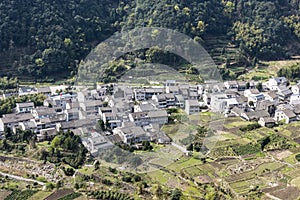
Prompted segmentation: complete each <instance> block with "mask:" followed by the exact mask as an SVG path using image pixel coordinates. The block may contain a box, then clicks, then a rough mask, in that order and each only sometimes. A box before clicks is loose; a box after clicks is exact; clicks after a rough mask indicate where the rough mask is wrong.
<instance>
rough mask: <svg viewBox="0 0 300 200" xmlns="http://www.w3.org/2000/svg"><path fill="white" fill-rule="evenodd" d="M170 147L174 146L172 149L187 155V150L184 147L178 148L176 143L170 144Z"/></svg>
mask: <svg viewBox="0 0 300 200" xmlns="http://www.w3.org/2000/svg"><path fill="white" fill-rule="evenodd" d="M171 145H172V146H174V147H176V148H177V149H179V150H180V151H182V152H183V153H184V154H187V153H188V152H189V151H188V150H186V148H185V147H183V146H180V145H178V144H176V143H174V142H171Z"/></svg>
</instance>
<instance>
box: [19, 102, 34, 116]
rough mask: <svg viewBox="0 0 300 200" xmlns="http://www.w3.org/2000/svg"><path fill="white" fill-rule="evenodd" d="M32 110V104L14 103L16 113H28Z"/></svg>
mask: <svg viewBox="0 0 300 200" xmlns="http://www.w3.org/2000/svg"><path fill="white" fill-rule="evenodd" d="M33 109H34V103H33V102H27V103H16V111H17V113H30V112H31V111H32V110H33Z"/></svg>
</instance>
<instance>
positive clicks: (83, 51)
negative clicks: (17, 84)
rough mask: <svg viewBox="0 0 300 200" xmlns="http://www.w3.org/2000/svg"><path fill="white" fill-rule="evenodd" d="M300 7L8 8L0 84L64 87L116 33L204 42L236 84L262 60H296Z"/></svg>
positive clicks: (1, 33)
mask: <svg viewBox="0 0 300 200" xmlns="http://www.w3.org/2000/svg"><path fill="white" fill-rule="evenodd" d="M299 7H300V3H299V1H296V0H274V1H267V0H251V1H250V0H246V1H245V0H231V1H228V0H204V1H201V2H199V1H197V0H188V1H179V0H161V1H151V0H145V1H141V0H137V1H133V0H119V1H116V0H101V1H100V0H81V1H78V0H71V1H66V0H63V1H58V0H51V1H50V0H44V1H41V0H35V1H31V0H24V1H19V0H16V1H9V0H3V1H2V2H1V3H0V19H1V20H0V76H7V75H8V76H11V75H13V76H18V77H19V78H21V79H24V80H34V81H53V80H57V79H64V78H67V77H69V76H72V75H75V74H76V70H77V65H78V63H79V62H80V60H82V59H84V58H85V57H86V55H87V54H88V53H89V52H90V50H91V48H93V47H94V46H96V45H97V44H98V43H99V42H101V41H103V40H105V39H106V38H108V37H109V36H111V35H112V34H113V33H114V32H116V31H121V30H128V29H132V28H135V27H145V26H156V27H166V28H170V29H175V30H178V31H180V32H182V33H185V34H187V35H189V36H190V37H192V38H194V39H195V40H196V41H199V42H201V44H203V45H204V47H205V48H206V49H207V50H208V51H209V52H210V54H211V55H212V57H213V58H214V60H215V61H216V63H217V64H218V65H222V64H225V65H223V68H222V71H221V72H222V73H223V75H224V78H232V77H234V76H236V74H240V73H243V67H245V66H251V65H255V64H256V63H257V62H258V61H259V60H278V59H286V58H289V57H290V56H291V55H294V54H297V52H298V50H299V41H300V39H299V38H300V17H299ZM143 53H145V52H142V54H143ZM139 55H140V54H139ZM139 55H135V56H136V57H140V58H143V57H144V56H139ZM158 56H159V55H158ZM241 67H242V68H241Z"/></svg>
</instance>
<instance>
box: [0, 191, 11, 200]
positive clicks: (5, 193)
mask: <svg viewBox="0 0 300 200" xmlns="http://www.w3.org/2000/svg"><path fill="white" fill-rule="evenodd" d="M11 193H12V192H11V191H7V190H1V191H0V200H4V199H5V198H6V197H8V196H9V195H10V194H11Z"/></svg>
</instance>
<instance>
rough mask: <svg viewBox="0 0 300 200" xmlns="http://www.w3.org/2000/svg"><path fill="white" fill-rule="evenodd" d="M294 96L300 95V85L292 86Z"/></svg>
mask: <svg viewBox="0 0 300 200" xmlns="http://www.w3.org/2000/svg"><path fill="white" fill-rule="evenodd" d="M292 92H293V94H300V84H297V85H294V86H292Z"/></svg>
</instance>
